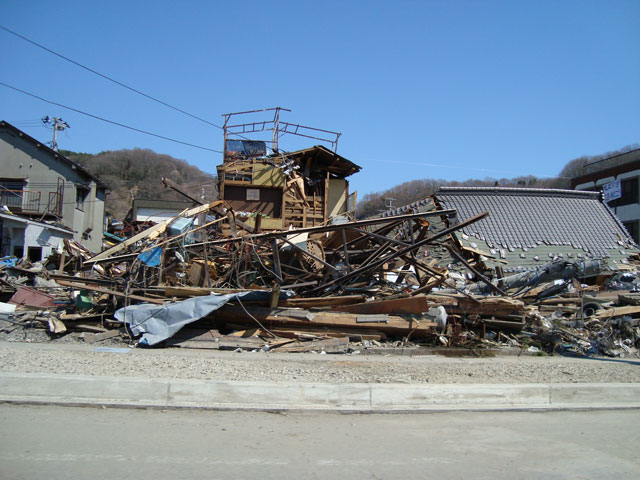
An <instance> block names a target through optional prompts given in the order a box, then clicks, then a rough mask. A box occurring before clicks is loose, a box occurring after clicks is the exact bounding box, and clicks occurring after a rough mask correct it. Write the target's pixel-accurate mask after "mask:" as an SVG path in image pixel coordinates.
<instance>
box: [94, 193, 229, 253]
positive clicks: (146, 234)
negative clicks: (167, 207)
mask: <svg viewBox="0 0 640 480" xmlns="http://www.w3.org/2000/svg"><path fill="white" fill-rule="evenodd" d="M222 203H223V202H222V200H217V201H215V202H212V203H209V204H207V205H200V206H198V207H195V208H191V209H189V210H184V211H183V212H181V213H180V215H178V217H193V216H194V215H198V214H199V213H202V212H206V211H208V210H210V209H211V208H214V207H216V206H218V205H220V204H222ZM178 217H173V218H170V219H167V220H165V221H163V222H160V223H157V224H156V225H153V226H152V227H149V228H147V229H146V230H143V231H142V232H140V233H139V234H137V235H134V236H133V237H131V238H129V239H127V240H125V241H124V242H122V243H119V244H117V245H115V246H113V247H111V248H109V249H107V250H105V251H104V252H102V253H99V254H98V255H95V256H94V257H92V258H90V259H89V260H87V261H85V263H94V262H97V261H99V260H102V259H103V258H108V257H110V256H111V255H113V254H114V253H117V252H119V251H120V250H124V249H125V248H127V247H129V246H131V245H134V244H135V243H136V242H139V241H140V240H144V239H145V238H152V237H154V236H158V235H159V234H160V233H162V232H164V231H165V230H166V229H167V227H168V226H169V225H170V224H171V222H173V221H174V220H175V219H176V218H178Z"/></svg>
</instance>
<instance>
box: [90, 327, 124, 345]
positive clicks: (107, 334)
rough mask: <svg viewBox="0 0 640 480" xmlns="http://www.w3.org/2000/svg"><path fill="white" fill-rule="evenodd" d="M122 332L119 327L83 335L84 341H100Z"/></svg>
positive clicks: (117, 335)
mask: <svg viewBox="0 0 640 480" xmlns="http://www.w3.org/2000/svg"><path fill="white" fill-rule="evenodd" d="M122 333H123V331H122V330H120V329H114V330H107V331H106V332H101V333H94V334H93V335H85V337H84V341H85V342H87V343H95V342H100V341H102V340H107V339H108V338H114V337H119V336H120V335H121V334H122Z"/></svg>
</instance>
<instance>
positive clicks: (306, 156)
mask: <svg viewBox="0 0 640 480" xmlns="http://www.w3.org/2000/svg"><path fill="white" fill-rule="evenodd" d="M285 156H286V157H287V158H290V159H292V160H294V161H295V162H296V163H297V164H298V165H300V167H301V168H302V169H303V173H304V174H305V175H309V173H310V172H311V171H324V172H329V173H330V174H331V175H332V176H333V177H334V178H347V177H348V176H350V175H353V174H354V173H358V172H359V171H360V170H361V167H360V166H359V165H356V164H355V163H353V162H351V161H350V160H347V159H346V158H344V157H343V156H342V155H338V154H337V153H335V152H332V151H331V150H329V149H328V148H327V147H324V146H322V145H315V146H313V147H311V148H305V149H304V150H298V151H296V152H291V153H287V154H285Z"/></svg>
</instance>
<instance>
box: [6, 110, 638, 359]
mask: <svg viewBox="0 0 640 480" xmlns="http://www.w3.org/2000/svg"><path fill="white" fill-rule="evenodd" d="M284 111H288V110H286V109H282V108H280V107H277V108H272V109H266V110H260V111H250V112H240V113H230V114H225V115H224V126H223V131H224V154H223V163H222V164H221V165H219V166H218V167H217V178H218V192H219V198H220V199H219V200H216V201H214V202H206V201H205V200H204V199H203V198H196V197H194V196H192V195H191V194H190V193H189V192H185V191H183V190H182V189H181V187H180V185H178V184H176V183H175V182H174V181H172V180H171V179H170V178H164V179H163V180H162V185H158V188H159V189H165V188H170V189H173V190H175V191H177V192H179V193H180V194H182V196H183V197H184V198H185V199H186V201H188V202H189V205H190V207H189V208H185V209H184V210H182V211H181V212H180V213H179V214H177V215H175V216H169V217H163V216H162V215H161V213H162V211H164V212H165V213H166V211H170V210H171V208H175V204H172V205H164V207H166V208H164V210H162V207H163V205H162V202H158V201H151V202H150V203H147V204H146V207H154V208H159V209H160V211H156V212H155V214H154V211H153V210H149V209H147V210H146V211H145V212H146V213H145V216H144V221H143V222H137V223H135V222H134V221H136V220H137V216H136V215H134V214H132V217H131V221H132V222H134V223H135V225H132V226H131V227H132V228H130V229H127V231H128V232H129V234H130V235H132V236H131V237H130V238H122V237H120V236H119V235H116V234H115V233H120V232H107V233H106V235H105V249H104V250H103V251H102V252H99V253H98V252H90V251H88V250H86V249H85V248H84V247H83V246H82V245H80V244H79V243H77V242H76V241H73V240H70V239H68V238H65V239H64V243H63V244H61V245H60V247H59V248H57V249H56V250H55V251H54V253H53V254H52V255H51V256H50V257H48V258H47V259H45V260H44V261H41V262H36V263H35V264H31V263H29V261H28V260H27V259H26V258H24V259H17V258H15V257H5V258H2V259H0V295H1V297H0V339H1V338H5V337H7V336H10V335H12V334H13V335H24V336H28V332H29V331H30V329H38V331H47V332H48V333H49V335H51V336H52V337H55V338H60V337H62V338H64V336H65V335H67V334H68V333H69V332H71V333H73V332H82V335H83V338H84V341H87V342H91V343H95V342H116V341H120V342H123V341H124V342H127V343H128V344H130V345H143V346H178V347H185V348H189V347H194V348H217V349H232V350H236V349H239V350H241V351H243V350H250V351H259V350H262V351H280V352H325V353H355V352H361V353H362V352H367V351H375V350H376V349H381V348H382V349H386V348H390V347H391V348H396V347H402V348H405V349H406V348H409V347H411V348H414V347H415V348H419V347H421V346H429V347H439V348H444V347H446V348H458V349H466V351H471V352H475V353H478V352H482V351H486V350H489V351H493V350H496V349H511V350H514V351H516V352H527V353H533V354H537V353H539V354H545V353H546V354H553V353H557V352H567V353H572V354H577V355H608V356H631V355H637V354H638V348H639V347H640V329H639V321H640V293H636V292H640V272H639V270H638V266H639V265H640V258H639V254H640V250H638V246H637V245H636V243H635V242H634V241H633V239H632V238H631V236H630V235H629V233H628V232H627V231H626V229H625V228H624V226H623V225H622V223H621V222H620V220H619V219H618V218H617V217H616V216H615V214H614V213H613V212H612V211H611V210H610V209H609V208H608V206H607V205H606V204H605V203H604V202H603V199H602V196H601V194H599V193H598V192H580V191H566V190H546V189H531V188H529V189H524V188H498V187H495V188H445V187H443V188H441V189H439V190H438V191H437V192H435V194H434V195H432V196H429V197H426V198H424V199H422V200H420V201H418V202H415V203H413V204H411V205H405V206H403V207H400V208H398V209H396V210H394V211H391V210H389V211H386V212H384V213H383V214H381V215H379V216H378V217H375V218H368V219H364V220H356V214H355V213H356V192H350V190H349V182H348V180H347V178H348V177H349V176H350V175H353V174H355V173H357V172H359V171H360V169H361V168H360V167H359V166H358V165H356V164H355V163H353V162H351V161H349V160H348V159H346V158H345V157H343V156H341V155H339V154H338V153H337V152H336V148H337V144H338V139H339V138H340V133H337V132H332V131H329V130H323V129H316V128H312V127H306V126H303V125H298V124H292V123H288V122H285V121H283V120H282V119H281V118H280V114H281V112H284ZM255 114H260V115H262V114H269V115H273V117H272V118H270V119H268V120H262V121H250V122H245V123H234V122H235V121H236V120H237V119H238V118H244V116H246V115H255ZM238 121H240V120H238ZM265 132H270V134H271V136H272V140H271V141H270V142H266V141H260V140H249V139H247V138H246V137H245V135H248V134H251V135H254V134H259V133H265ZM285 134H292V135H299V136H302V137H304V138H305V139H314V140H318V141H320V142H324V143H325V144H329V145H330V146H331V148H327V147H325V146H321V145H316V146H313V147H311V148H305V149H302V150H297V151H293V152H285V151H283V150H281V149H280V147H279V145H278V139H279V138H280V137H281V136H282V135H285ZM268 143H270V145H271V146H270V148H267V144H268ZM133 210H135V208H133V206H132V211H133ZM42 241H43V242H46V239H42ZM1 245H2V244H1V243H0V246H1ZM62 245H64V248H62ZM0 251H3V252H6V251H7V246H6V245H5V246H4V247H3V249H2V250H0ZM27 257H28V256H27ZM12 332H13V333H12ZM16 332H17V333H16ZM12 338H14V337H12ZM14 339H15V338H14Z"/></svg>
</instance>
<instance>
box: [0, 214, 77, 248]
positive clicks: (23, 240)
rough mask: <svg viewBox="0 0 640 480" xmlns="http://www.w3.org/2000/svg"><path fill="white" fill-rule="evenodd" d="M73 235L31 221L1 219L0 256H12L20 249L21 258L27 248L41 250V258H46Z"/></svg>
mask: <svg viewBox="0 0 640 480" xmlns="http://www.w3.org/2000/svg"><path fill="white" fill-rule="evenodd" d="M72 236H73V234H72V233H71V232H65V231H63V230H61V229H58V228H52V227H49V226H47V225H45V224H41V223H38V222H31V221H18V220H12V219H8V218H6V217H5V218H2V238H3V243H2V250H1V251H0V256H1V257H4V256H9V255H13V253H14V249H15V247H22V250H23V257H25V256H27V252H28V249H29V247H40V248H42V257H41V258H47V257H48V256H49V255H51V253H52V252H53V251H54V250H56V249H61V248H63V246H64V242H63V240H64V239H65V238H66V239H71V238H72Z"/></svg>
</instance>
